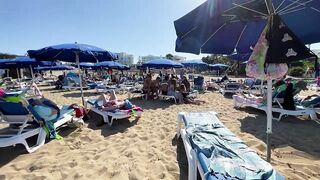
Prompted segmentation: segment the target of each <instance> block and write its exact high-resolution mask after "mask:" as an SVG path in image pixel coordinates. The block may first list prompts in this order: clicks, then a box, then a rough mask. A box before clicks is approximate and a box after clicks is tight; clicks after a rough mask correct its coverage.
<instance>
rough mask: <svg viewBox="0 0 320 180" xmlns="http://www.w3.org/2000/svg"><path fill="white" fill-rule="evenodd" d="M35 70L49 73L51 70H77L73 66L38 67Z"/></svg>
mask: <svg viewBox="0 0 320 180" xmlns="http://www.w3.org/2000/svg"><path fill="white" fill-rule="evenodd" d="M34 69H35V70H38V71H49V70H56V71H61V70H73V69H75V68H74V67H73V66H68V65H56V66H43V67H36V68H34Z"/></svg>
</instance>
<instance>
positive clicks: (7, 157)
mask: <svg viewBox="0 0 320 180" xmlns="http://www.w3.org/2000/svg"><path fill="white" fill-rule="evenodd" d="M41 90H42V92H43V93H44V96H45V97H47V98H49V99H52V100H53V101H55V102H57V103H58V104H71V103H78V104H80V102H81V99H80V98H79V96H80V92H78V91H65V92H61V91H57V90H53V87H41ZM310 93H312V92H304V94H310ZM313 93H315V92H313ZM96 96H97V94H95V93H94V91H92V90H89V91H85V97H87V98H93V97H96ZM120 97H121V98H125V97H127V95H121V96H120ZM199 99H201V100H205V101H206V102H207V103H205V104H203V105H186V104H182V105H176V104H174V103H172V102H169V101H160V100H147V101H146V100H141V99H135V100H132V102H133V103H134V104H136V105H138V106H140V107H142V108H143V109H144V112H143V115H142V117H141V118H140V119H130V120H120V121H116V122H115V123H114V125H113V126H112V127H111V128H110V127H107V125H103V126H100V127H97V126H95V122H96V121H97V119H98V118H101V117H99V116H97V115H94V114H91V118H90V120H89V121H87V122H86V123H85V125H84V127H83V128H82V129H70V128H63V129H61V131H60V132H59V134H60V135H62V136H63V137H64V138H63V139H62V140H52V141H49V142H47V143H46V144H45V145H44V146H43V147H42V148H40V149H39V150H38V151H36V152H35V153H32V154H27V152H26V151H25V149H24V148H23V147H22V146H20V145H18V146H16V147H7V148H0V154H1V159H0V179H32V180H37V179H52V180H57V179H124V180H125V179H130V180H135V179H187V174H188V163H187V160H186V155H185V152H184V148H183V143H182V141H181V139H176V119H177V115H178V113H179V112H181V111H188V112H190V111H215V112H217V113H218V116H219V118H220V120H221V121H222V122H223V123H224V124H225V126H226V127H228V128H229V129H230V130H231V131H232V132H233V133H235V134H236V135H237V136H239V137H240V138H241V139H242V140H244V142H245V143H246V144H247V145H248V146H249V147H251V148H252V149H254V150H256V151H257V153H258V154H259V155H260V156H261V157H262V158H264V159H265V155H266V144H265V131H266V115H265V114H264V112H259V111H256V110H254V109H239V110H237V109H235V108H233V104H232V98H231V97H223V96H222V95H221V94H220V93H218V92H211V91H208V92H206V93H204V94H200V96H199ZM319 127H320V125H319V124H316V123H315V122H313V121H311V120H305V119H298V118H293V117H288V118H285V119H284V120H282V121H281V122H277V121H273V141H272V148H273V149H272V165H273V166H274V167H275V169H276V170H277V171H279V172H280V173H281V174H282V175H284V176H285V177H286V178H287V179H320V143H319V142H320V131H319Z"/></svg>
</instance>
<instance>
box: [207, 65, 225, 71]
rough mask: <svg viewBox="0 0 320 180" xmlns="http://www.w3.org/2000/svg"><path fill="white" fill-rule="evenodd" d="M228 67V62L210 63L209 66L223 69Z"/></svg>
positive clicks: (214, 68)
mask: <svg viewBox="0 0 320 180" xmlns="http://www.w3.org/2000/svg"><path fill="white" fill-rule="evenodd" d="M228 67H229V66H228V65H226V64H209V68H210V69H213V70H221V69H224V68H228Z"/></svg>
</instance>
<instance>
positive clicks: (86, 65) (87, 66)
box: [75, 62, 96, 69]
mask: <svg viewBox="0 0 320 180" xmlns="http://www.w3.org/2000/svg"><path fill="white" fill-rule="evenodd" d="M75 67H77V65H75ZM80 68H81V69H95V68H96V66H95V64H94V63H86V62H83V63H80Z"/></svg>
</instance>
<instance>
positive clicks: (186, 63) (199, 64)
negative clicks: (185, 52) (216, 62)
mask: <svg viewBox="0 0 320 180" xmlns="http://www.w3.org/2000/svg"><path fill="white" fill-rule="evenodd" d="M181 64H182V65H184V66H185V67H195V66H197V67H207V66H208V64H207V63H205V62H203V61H202V60H201V59H194V60H187V61H183V62H181Z"/></svg>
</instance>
